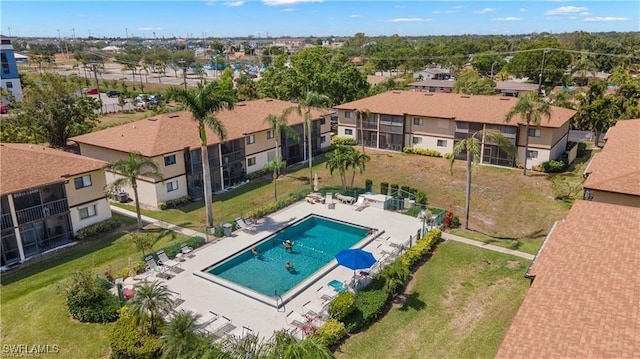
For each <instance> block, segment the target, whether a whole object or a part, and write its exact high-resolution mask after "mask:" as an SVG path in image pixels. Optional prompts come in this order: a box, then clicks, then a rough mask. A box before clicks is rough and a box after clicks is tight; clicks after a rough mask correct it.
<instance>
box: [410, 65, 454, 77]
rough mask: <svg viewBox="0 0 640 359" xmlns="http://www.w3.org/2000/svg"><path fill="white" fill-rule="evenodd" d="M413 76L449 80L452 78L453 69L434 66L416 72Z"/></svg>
mask: <svg viewBox="0 0 640 359" xmlns="http://www.w3.org/2000/svg"><path fill="white" fill-rule="evenodd" d="M413 78H414V79H422V80H448V79H450V78H451V70H449V69H442V68H439V67H434V68H431V69H425V70H422V71H418V72H414V73H413Z"/></svg>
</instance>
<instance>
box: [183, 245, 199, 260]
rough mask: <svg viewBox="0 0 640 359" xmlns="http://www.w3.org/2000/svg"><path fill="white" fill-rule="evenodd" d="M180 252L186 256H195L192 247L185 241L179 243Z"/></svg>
mask: <svg viewBox="0 0 640 359" xmlns="http://www.w3.org/2000/svg"><path fill="white" fill-rule="evenodd" d="M180 253H182V255H183V256H187V257H189V258H193V257H195V254H194V253H193V248H191V247H189V246H188V245H187V244H186V243H182V244H181V245H180Z"/></svg>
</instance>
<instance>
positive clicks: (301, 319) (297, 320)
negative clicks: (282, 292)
mask: <svg viewBox="0 0 640 359" xmlns="http://www.w3.org/2000/svg"><path fill="white" fill-rule="evenodd" d="M287 322H288V323H289V324H291V325H293V326H295V327H298V328H309V327H313V328H316V326H315V325H313V318H311V319H308V318H307V317H305V316H304V315H302V314H300V313H298V312H294V311H291V313H289V314H287Z"/></svg>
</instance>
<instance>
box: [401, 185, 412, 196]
mask: <svg viewBox="0 0 640 359" xmlns="http://www.w3.org/2000/svg"><path fill="white" fill-rule="evenodd" d="M400 188H401V189H402V191H401V192H400V196H401V197H402V198H407V197H409V193H411V187H409V186H402V187H400Z"/></svg>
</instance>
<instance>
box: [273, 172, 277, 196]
mask: <svg viewBox="0 0 640 359" xmlns="http://www.w3.org/2000/svg"><path fill="white" fill-rule="evenodd" d="M276 171H278V170H277V169H276ZM276 171H273V198H275V200H276V202H278V185H277V183H278V181H277V179H278V173H277V172H276Z"/></svg>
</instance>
